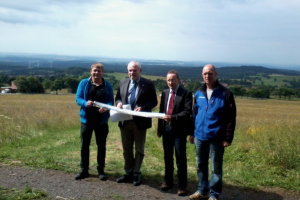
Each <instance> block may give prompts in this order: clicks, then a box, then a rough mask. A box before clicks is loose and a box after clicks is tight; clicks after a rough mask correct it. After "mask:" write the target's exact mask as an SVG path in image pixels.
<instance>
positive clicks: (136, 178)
mask: <svg viewBox="0 0 300 200" xmlns="http://www.w3.org/2000/svg"><path fill="white" fill-rule="evenodd" d="M141 183H142V180H141V176H134V177H133V185H134V186H139V185H141Z"/></svg>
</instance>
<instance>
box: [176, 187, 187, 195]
mask: <svg viewBox="0 0 300 200" xmlns="http://www.w3.org/2000/svg"><path fill="white" fill-rule="evenodd" d="M186 194H187V192H186V189H179V190H178V191H177V195H178V196H185V195H186Z"/></svg>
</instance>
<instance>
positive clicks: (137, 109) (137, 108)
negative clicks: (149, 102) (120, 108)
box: [133, 107, 142, 112]
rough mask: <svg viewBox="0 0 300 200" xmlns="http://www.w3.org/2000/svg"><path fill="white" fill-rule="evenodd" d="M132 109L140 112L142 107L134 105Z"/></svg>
mask: <svg viewBox="0 0 300 200" xmlns="http://www.w3.org/2000/svg"><path fill="white" fill-rule="evenodd" d="M133 111H136V112H140V111H142V107H136V108H135V109H134V110H133Z"/></svg>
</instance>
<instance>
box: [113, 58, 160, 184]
mask: <svg viewBox="0 0 300 200" xmlns="http://www.w3.org/2000/svg"><path fill="white" fill-rule="evenodd" d="M127 70H128V75H129V78H127V79H124V80H122V81H121V82H120V87H119V89H118V91H117V95H116V99H115V100H116V105H117V107H118V108H122V107H123V105H124V104H131V110H134V111H136V112H139V111H143V112H151V110H152V109H153V108H154V107H155V106H156V105H157V97H156V91H155V87H154V84H153V82H152V81H150V80H147V79H145V78H142V77H141V72H142V68H141V64H140V63H138V62H136V61H131V62H130V63H128V66H127ZM151 126H152V120H151V118H144V117H138V116H133V119H132V120H127V121H124V122H119V127H120V131H121V137H122V145H123V156H124V159H125V166H124V169H125V174H124V175H123V176H122V177H120V178H118V179H117V183H124V182H131V183H132V182H133V185H134V186H138V185H140V184H141V165H142V162H143V158H144V148H145V141H146V130H147V129H148V128H150V127H151ZM134 146H135V154H134V152H133V147H134Z"/></svg>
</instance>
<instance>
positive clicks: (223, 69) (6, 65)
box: [0, 53, 300, 79]
mask: <svg viewBox="0 0 300 200" xmlns="http://www.w3.org/2000/svg"><path fill="white" fill-rule="evenodd" d="M129 61H130V59H117V58H96V57H78V56H59V55H39V54H9V55H7V54H4V53H0V72H5V73H7V74H9V75H13V76H18V75H49V74H51V73H52V74H53V73H55V72H57V71H61V72H63V71H64V70H65V69H67V68H70V67H80V68H87V71H88V70H89V68H90V66H91V64H92V63H95V62H101V63H103V64H104V67H105V70H106V72H107V71H109V72H124V73H126V72H127V70H126V66H127V63H128V62H129ZM139 61H140V62H141V63H142V71H143V72H142V73H143V74H148V75H155V76H165V75H166V73H167V72H168V71H169V70H176V71H178V73H179V74H180V76H181V78H185V79H186V78H190V79H197V78H201V73H202V67H203V66H204V65H205V63H204V62H183V61H163V60H139ZM212 64H214V63H212ZM216 67H217V71H218V77H219V78H225V79H239V78H243V77H245V76H255V75H271V74H280V75H285V76H300V71H296V70H288V69H277V68H276V69H272V68H267V67H263V66H250V65H247V66H246V65H240V66H234V65H226V63H223V64H222V65H221V63H217V64H216Z"/></svg>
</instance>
